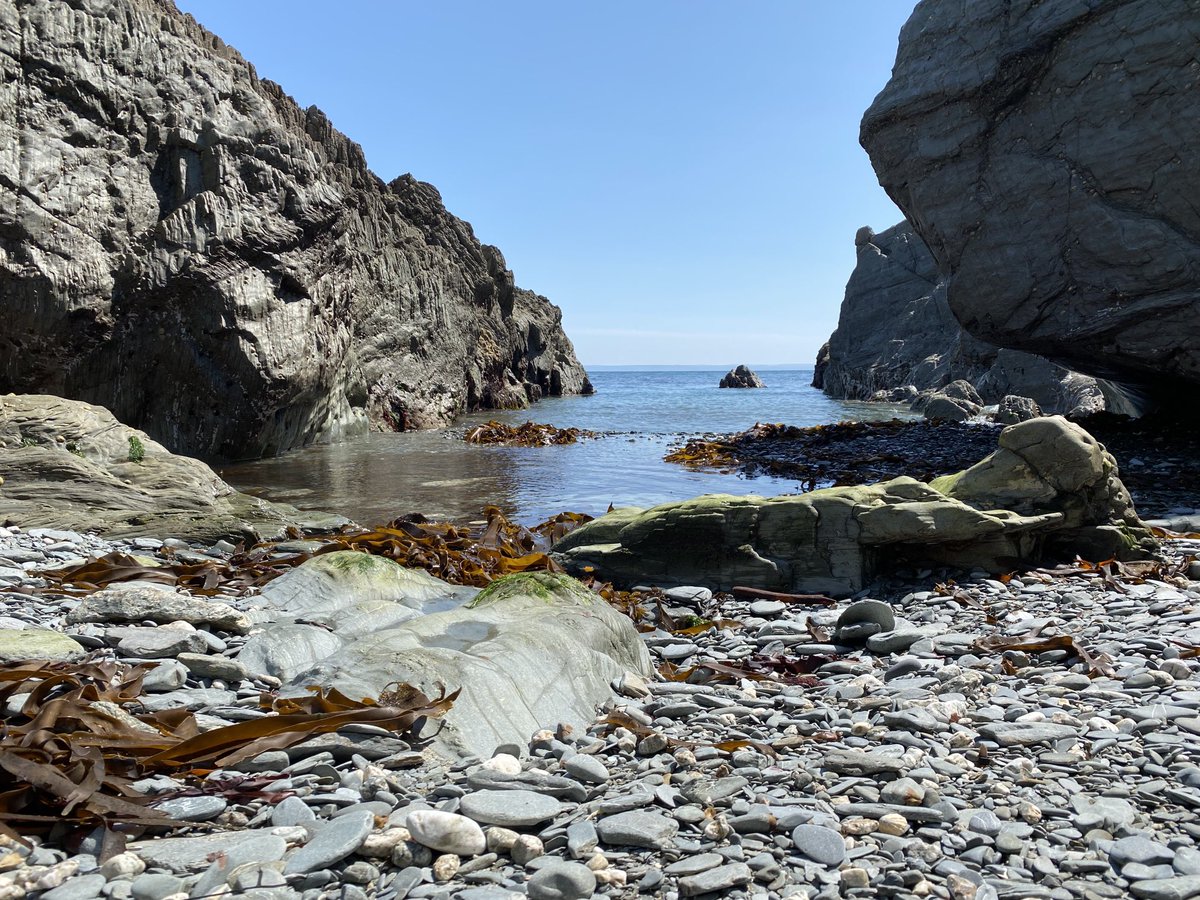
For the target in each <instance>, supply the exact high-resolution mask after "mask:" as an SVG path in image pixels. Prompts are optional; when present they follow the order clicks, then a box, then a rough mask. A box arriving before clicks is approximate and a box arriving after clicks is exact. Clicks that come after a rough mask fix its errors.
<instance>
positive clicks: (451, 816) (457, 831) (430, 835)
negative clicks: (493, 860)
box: [404, 809, 487, 856]
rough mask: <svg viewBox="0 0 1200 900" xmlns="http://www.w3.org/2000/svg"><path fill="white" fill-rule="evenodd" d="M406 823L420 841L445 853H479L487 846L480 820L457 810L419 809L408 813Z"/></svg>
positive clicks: (418, 841) (460, 854)
mask: <svg viewBox="0 0 1200 900" xmlns="http://www.w3.org/2000/svg"><path fill="white" fill-rule="evenodd" d="M404 824H405V827H406V828H408V830H409V831H410V832H411V833H412V836H413V840H414V841H416V842H417V843H418V844H422V845H423V846H426V847H429V848H431V849H433V850H440V851H441V852H442V853H455V854H457V855H459V856H477V855H479V854H480V853H483V851H484V849H485V848H486V847H487V841H486V840H485V839H484V836H483V830H482V829H481V828H480V827H479V825H478V824H476V823H475V822H473V821H472V820H471V819H468V818H467V817H466V816H460V815H458V814H457V813H449V812H443V811H441V810H435V809H419V810H414V811H413V812H411V813H409V814H408V817H407V819H406V820H405V823H404Z"/></svg>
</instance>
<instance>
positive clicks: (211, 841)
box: [127, 828, 287, 872]
mask: <svg viewBox="0 0 1200 900" xmlns="http://www.w3.org/2000/svg"><path fill="white" fill-rule="evenodd" d="M127 849H128V850H129V851H130V852H132V853H136V854H137V855H138V856H139V857H141V859H142V860H143V861H144V862H145V863H146V865H147V866H150V867H152V868H159V869H169V870H170V871H172V872H199V871H201V870H203V869H206V868H208V866H209V864H210V863H211V860H210V859H209V857H210V856H213V855H214V854H221V853H225V854H228V853H232V852H234V851H235V850H236V851H238V852H239V853H243V854H244V853H246V852H248V851H250V850H252V851H253V858H254V859H256V860H261V861H262V862H270V861H271V860H276V859H283V854H284V853H286V852H287V843H286V842H285V841H284V840H283V838H281V837H279V836H278V835H275V834H271V832H270V830H269V829H266V828H260V829H250V830H247V831H227V832H222V833H218V834H205V835H201V836H199V837H182V838H154V839H153V840H148V841H135V842H133V843H131V844H130V845H129V846H128V848H127Z"/></svg>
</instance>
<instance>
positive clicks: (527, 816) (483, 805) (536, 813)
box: [459, 791, 563, 828]
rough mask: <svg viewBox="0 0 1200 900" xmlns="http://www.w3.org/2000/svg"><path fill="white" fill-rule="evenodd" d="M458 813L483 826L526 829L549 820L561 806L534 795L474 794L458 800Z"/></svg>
mask: <svg viewBox="0 0 1200 900" xmlns="http://www.w3.org/2000/svg"><path fill="white" fill-rule="evenodd" d="M459 810H460V812H461V813H462V814H463V815H464V816H468V817H470V818H472V819H474V820H475V821H476V822H482V823H483V824H485V825H499V826H501V827H502V828H526V827H528V826H530V825H537V824H538V823H539V822H547V821H549V820H550V819H553V818H554V817H555V816H557V815H558V814H559V813H560V812H562V810H563V805H562V804H561V803H559V802H558V801H557V800H555V799H554V798H553V797H547V796H545V795H543V794H538V793H535V792H534V791H475V792H474V793H471V794H467V795H466V796H465V797H463V798H462V801H461V802H460V803H459Z"/></svg>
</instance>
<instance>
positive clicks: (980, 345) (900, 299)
mask: <svg viewBox="0 0 1200 900" xmlns="http://www.w3.org/2000/svg"><path fill="white" fill-rule="evenodd" d="M855 245H856V249H857V264H856V265H855V267H854V272H853V273H852V274H851V275H850V280H849V281H848V282H847V284H846V295H845V299H844V300H843V301H842V309H841V313H840V315H839V318H838V327H837V330H836V331H835V332H834V333H833V335H832V336H831V337H830V339H829V343H828V344H827V345H826V346H825V347H824V348H823V349H822V363H823V364H822V365H820V366H818V369H817V371H816V373H815V374H816V375H817V377H816V380H815V381H814V384H815V386H816V387H819V388H823V389H824V391H825V392H826V393H827V394H829V395H830V396H831V397H838V398H841V399H849V400H885V399H902V398H904V396H905V395H904V391H905V389H907V388H909V386H911V388H912V390H910V391H909V395H910V396H914V395H915V394H916V392H917V391H925V390H931V389H935V388H941V387H944V386H945V385H947V384H949V383H951V382H953V381H960V380H961V381H967V382H970V383H971V385H972V386H973V387H974V388H975V390H976V391H978V392H979V395H980V397H982V399H983V401H984V402H985V403H998V402H999V401H1000V400H1001V398H1003V397H1004V396H1005V395H1007V394H1016V395H1019V396H1022V397H1030V398H1032V399H1033V400H1035V401H1037V403H1038V405H1039V406H1040V407H1041V409H1042V410H1043V411H1044V412H1047V413H1064V414H1074V415H1087V414H1090V413H1094V412H1100V411H1102V410H1105V409H1112V410H1114V411H1120V412H1128V411H1130V409H1129V408H1128V407H1127V405H1126V403H1125V398H1124V396H1123V393H1122V392H1121V390H1120V389H1119V388H1118V387H1117V386H1115V385H1111V384H1109V383H1107V382H1103V381H1099V380H1097V379H1095V378H1090V377H1088V376H1086V375H1081V374H1079V373H1078V372H1074V371H1071V370H1069V369H1065V368H1063V367H1062V366H1058V365H1055V364H1054V363H1051V362H1049V361H1047V360H1046V359H1043V358H1042V357H1039V356H1034V355H1032V354H1029V353H1023V352H1021V351H1018V350H1002V349H1000V348H998V347H996V346H994V345H992V344H988V343H986V342H984V341H980V340H977V339H975V338H973V337H971V336H970V335H969V334H966V333H965V332H964V331H963V330H962V328H961V327H960V326H959V324H958V322H957V321H956V320H955V318H954V315H953V313H952V312H951V311H950V307H949V305H948V304H947V302H946V285H947V280H948V279H947V278H946V277H945V276H943V275H942V274H941V273H940V272H939V271H938V267H937V262H936V261H935V260H934V258H933V255H932V254H931V253H930V252H929V248H928V247H926V246H925V243H924V242H923V241H922V240H921V238H920V237H919V236H917V234H916V233H915V232H914V231H913V228H912V226H911V225H910V224H909V223H908V222H901V223H900V224H899V225H895V226H893V227H892V228H889V229H887V230H886V231H882V232H879V233H875V232H874V231H872V230H871V229H870V228H861V229H859V231H858V234H857V235H856V236H855Z"/></svg>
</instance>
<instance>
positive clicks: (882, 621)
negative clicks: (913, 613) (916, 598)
mask: <svg viewBox="0 0 1200 900" xmlns="http://www.w3.org/2000/svg"><path fill="white" fill-rule="evenodd" d="M862 623H870V624H872V625H876V626H878V629H879V632H884V631H892V630H894V629H895V627H896V614H895V613H894V612H893V611H892V608H891V606H889V605H888V604H886V603H881V602H880V601H878V600H856V601H855V602H854V603H851V604H850V605H849V606H847V607H846V608H845V609H844V610H842V613H841V615H839V616H838V620H837V627H838V631H839V632H841V630H842V629H843V628H846V627H847V626H849V625H858V624H862ZM877 633H878V632H877ZM866 639H867V636H864V640H866Z"/></svg>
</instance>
